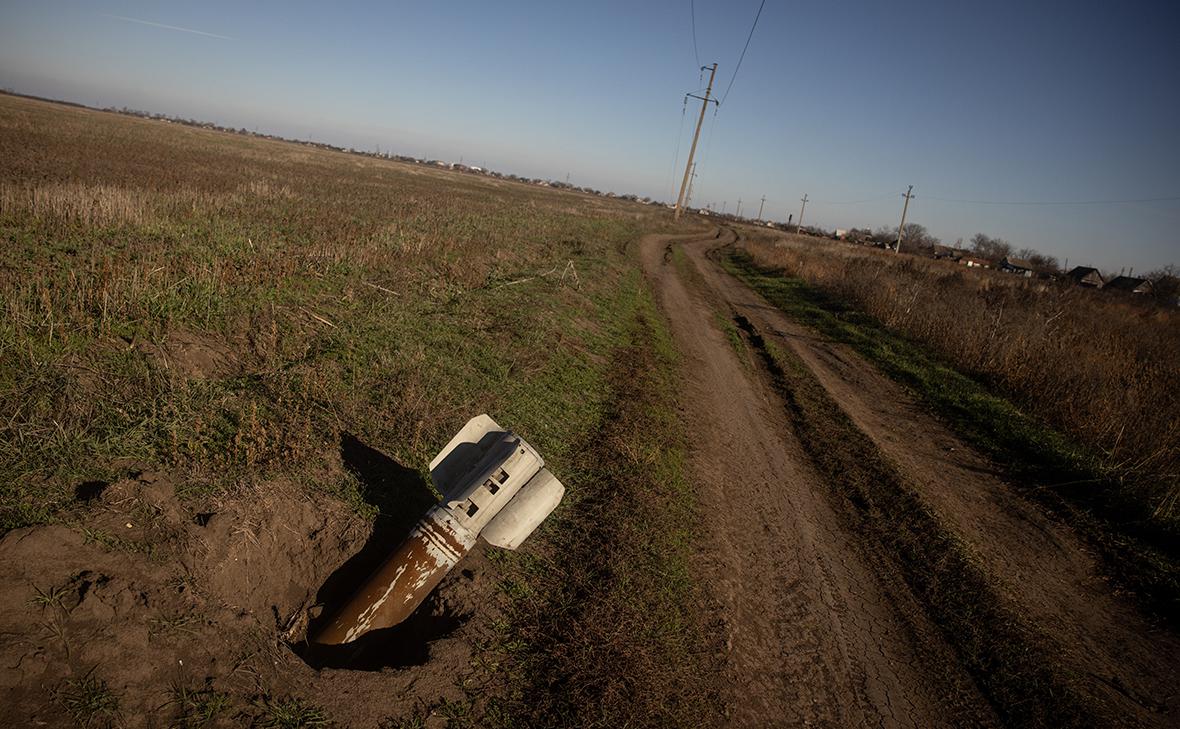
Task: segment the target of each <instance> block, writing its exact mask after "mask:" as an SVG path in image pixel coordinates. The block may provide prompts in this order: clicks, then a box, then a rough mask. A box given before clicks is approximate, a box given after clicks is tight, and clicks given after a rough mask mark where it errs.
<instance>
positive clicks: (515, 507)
mask: <svg viewBox="0 0 1180 729" xmlns="http://www.w3.org/2000/svg"><path fill="white" fill-rule="evenodd" d="M564 495H565V486H562V485H561V482H560V481H558V480H557V478H556V477H555V476H554V475H553V474H552V473H550V472H549V470H548V469H545V468H542V469H541V470H540V471H538V472H537V475H536V476H533V477H532V478H531V479H529V481H528V483H526V484H525V485H524V486H521V487H520V491H517V492H516V495H515V496H513V497H512V500H511V501H509V502H508V503H507V504H505V505H504V508H503V509H501V510H500V513H499V514H496V517H495V518H494V519H492V520H491V521H490V522H488V525H487V526H485V527H484V528H483V530H482V531H481V532H480V533H479V535H480V536H481V537H483V538H484V539H485V540H486V541H487V542H488V544H493V545H495V546H497V547H503V548H504V549H516V548H517V547H519V546H520V545H521V543H522V542H524V540H525V539H528V536H529V535H530V534H532V533H533V531H534V530H536V528H537V527H538V526H540V524H541V522H543V521H545V519H546V517H548V516H549V515H550V514H551V513H553V510H554V509H555V508H557V505H558V504H559V503H561V497H562V496H564Z"/></svg>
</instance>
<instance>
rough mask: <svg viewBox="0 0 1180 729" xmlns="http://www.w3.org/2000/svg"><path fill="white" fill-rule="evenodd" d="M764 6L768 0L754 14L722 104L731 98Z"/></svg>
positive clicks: (763, 0) (764, 0)
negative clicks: (730, 95)
mask: <svg viewBox="0 0 1180 729" xmlns="http://www.w3.org/2000/svg"><path fill="white" fill-rule="evenodd" d="M764 7H766V0H762V4H761V5H759V6H758V14H757V15H755V16H754V24H753V25H751V26H750V34H749V35H748V36H746V45H745V47H743V48H742V55H741V56H739V57H738V62H737V65H736V66H734V67H733V76H730V78H729V86H726V87H725V93H724V94H722V95H721V103H722V104H724V103H725V100H726V99H728V98H729V90H730V89H731V88H733V82H734V81H735V80H736V79H737V75H738V71H739V70H741V67H742V60H743V59H745V57H746V50H747V49H749V47H750V39H751V38H753V37H754V29H755V28H757V27H758V18H761V17H762V8H764ZM697 65H700V64H697Z"/></svg>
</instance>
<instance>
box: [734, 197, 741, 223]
mask: <svg viewBox="0 0 1180 729" xmlns="http://www.w3.org/2000/svg"><path fill="white" fill-rule="evenodd" d="M734 215H735V216H737V217H739V218H740V217H742V199H741V198H740V197H739V198H738V209H737V212H736V213H734Z"/></svg>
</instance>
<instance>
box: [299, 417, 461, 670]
mask: <svg viewBox="0 0 1180 729" xmlns="http://www.w3.org/2000/svg"><path fill="white" fill-rule="evenodd" d="M340 456H341V459H342V460H343V461H344V466H345V468H347V469H348V470H349V471H351V472H352V473H353V475H355V476H356V477H357V480H358V481H359V482H360V486H359V490H360V494H361V497H362V498H364V500H365V501H366V502H368V503H370V504H372V505H373V506H375V507H376V508H377V518H376V520H375V521H374V523H373V533H372V534H371V535H370V536H369V539H368V541H366V542H365V546H364V547H362V548H361V550H360V551H359V552H357V553H356V554H355V555H353V556H352V557H351V558H350V559H349V560H348V561H346V562H345V563H344V564H343V565H341V566H340V567H339V568H338V569H337V570H336V571H335V572H333V573H332V574H331V576H329V577H328V579H327V580H326V581H325V582H324V584H323V586H322V587H321V588H320V590H319V592H318V593H317V595H316V602H317V603H318V604H319V605H322V606H323V607H322V610H321V612H320V613H319V615H318V616H317V617H316V618H315V619H314V620H313V621H312V622H311V624H310V625H309V626H308V634H309V635H311V634H314V633H315V631H316V630H317V629H318V628H319V627H320V626H321V625H323V623H324V622H325V621H327V620H328V619H330V618H331V616H332V615H333V614H334V613H335V612H336V611H337V610H338V609H339V608H340V607H341V606H342V605H343V604H344V603H345V602H346V601H347V600H348V598H349V597H351V596H352V594H353V592H354V591H356V590H357V588H359V587H360V585H361V583H363V582H364V581H365V579H366V578H368V577H369V575H371V574H372V573H373V572H374V571H375V570H376V569H377V568H378V567H379V566H380V564H381V562H382V560H384V559H385V557H386V556H388V555H389V554H390V553H391V552H393V550H394V549H395V548H396V547H397V546H398V545H399V544H400V543H401V542H402V540H403V539H405V538H406V536H407V535H408V534H409V533H410V530H411V529H413V528H414V524H415V523H416V522H417V521H418V519H419V518H420V517H421V516H422V515H423V514H425V513H426V510H427V509H429V508H430V507H431V506H433V505H434V504H435V503H437V497H436V495H435V492H434V490H433V489H432V488H431V486H430V484H429V483H428V482H427V481H426V480H425V479H423V478H422V476H421V475H419V473H418V472H417V471H415V470H414V469H412V468H407V467H406V466H403V465H402V464H400V463H398V462H397V461H395V460H394V459H392V458H390V457H389V456H387V455H385V454H384V453H382V452H381V451H379V450H377V449H375V448H372V447H370V446H368V445H366V444H365V443H363V442H361V440H360V439H358V438H357V437H356V436H354V435H352V434H350V433H345V434H343V435H342V436H341V438H340ZM440 608H441V603H440V602H439V601H438V600H437V595H431V596H430V597H429V598H427V599H426V600H425V601H424V602H423V603H422V605H420V606H419V607H418V609H417V610H416V611H414V613H413V615H411V616H410V617H409V618H407V619H406V620H405V621H404V622H402V623H401V624H399V625H395V626H393V627H392V628H386V629H384V630H375V631H373V632H371V633H368V634H367V635H365V636H364V637H362V638H360V639H359V640H356V641H353V642H352V643H349V644H347V645H341V646H321V645H312V644H308V643H306V642H305V643H301V644H299V645H296V646H292V647H293V648H294V649H295V652H296V653H298V654H299V655H300V657H302V658H303V660H304V661H305V662H307V664H308V665H310V666H311V667H312V668H315V669H321V668H348V669H353V670H361V671H374V670H380V669H382V668H391V667H392V668H400V667H405V666H417V665H421V664H423V663H425V662H426V660H427V659H428V658H429V655H430V646H429V644H430V642H431V641H434V640H437V639H439V638H442V637H444V636H446V635H448V634H450V633H451V632H453V631H454V630H455V629H456V628H458V627H459V626H460V625H462V624H463V622H464V621H465V619H466V618H465V616H456V615H451V614H449V613H448V612H447V611H445V610H441V609H440Z"/></svg>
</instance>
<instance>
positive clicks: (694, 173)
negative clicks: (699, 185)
mask: <svg viewBox="0 0 1180 729" xmlns="http://www.w3.org/2000/svg"><path fill="white" fill-rule="evenodd" d="M696 181H697V166H696V165H695V164H694V165H693V166H692V176H691V177H689V180H688V193H687V194H686V195H685V196H684V207H688V204H689V203H690V202H692V186H693V183H695V182H696Z"/></svg>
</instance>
